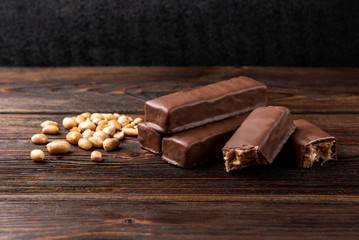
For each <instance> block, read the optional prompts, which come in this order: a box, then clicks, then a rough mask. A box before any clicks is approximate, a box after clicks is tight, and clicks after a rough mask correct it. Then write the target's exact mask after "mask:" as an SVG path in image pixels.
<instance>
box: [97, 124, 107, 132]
mask: <svg viewBox="0 0 359 240" xmlns="http://www.w3.org/2000/svg"><path fill="white" fill-rule="evenodd" d="M107 127H108V125H103V126H97V127H96V131H100V130H104V129H105V128H107Z"/></svg>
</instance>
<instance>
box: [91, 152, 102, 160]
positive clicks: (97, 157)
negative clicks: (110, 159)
mask: <svg viewBox="0 0 359 240" xmlns="http://www.w3.org/2000/svg"><path fill="white" fill-rule="evenodd" d="M91 160H92V161H94V162H102V153H101V152H99V151H93V152H92V153H91Z"/></svg>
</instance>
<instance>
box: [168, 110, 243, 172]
mask: <svg viewBox="0 0 359 240" xmlns="http://www.w3.org/2000/svg"><path fill="white" fill-rule="evenodd" d="M248 114H249V113H244V114H241V115H239V116H237V117H233V118H229V119H225V120H221V121H218V122H215V123H211V124H207V125H205V126H202V127H197V128H193V129H190V130H187V131H184V132H180V133H177V134H174V135H172V136H169V137H164V138H163V140H162V159H163V160H164V161H166V162H169V163H171V164H174V165H176V166H179V167H182V168H191V167H195V166H198V165H200V164H203V163H205V162H208V161H211V160H213V159H216V158H217V157H218V156H221V153H222V152H221V149H222V147H223V145H224V144H225V142H226V141H227V140H228V139H229V138H230V136H231V135H232V134H233V133H234V132H235V131H236V129H237V128H238V127H239V126H240V125H241V124H242V122H243V121H244V120H245V119H246V117H247V116H248Z"/></svg>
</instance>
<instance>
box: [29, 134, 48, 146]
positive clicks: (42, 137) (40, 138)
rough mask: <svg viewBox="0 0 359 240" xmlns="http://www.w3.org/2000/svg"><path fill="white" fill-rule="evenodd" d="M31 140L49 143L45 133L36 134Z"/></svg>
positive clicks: (36, 142)
mask: <svg viewBox="0 0 359 240" xmlns="http://www.w3.org/2000/svg"><path fill="white" fill-rule="evenodd" d="M31 141H32V142H33V143H35V144H45V143H47V137H46V135H45V134H42V133H40V134H35V135H34V136H32V137H31Z"/></svg>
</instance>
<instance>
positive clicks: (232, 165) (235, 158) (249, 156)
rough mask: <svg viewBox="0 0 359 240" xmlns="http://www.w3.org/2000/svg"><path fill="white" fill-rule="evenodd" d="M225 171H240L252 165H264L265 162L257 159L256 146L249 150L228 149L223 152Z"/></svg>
mask: <svg viewBox="0 0 359 240" xmlns="http://www.w3.org/2000/svg"><path fill="white" fill-rule="evenodd" d="M223 158H224V164H225V166H226V171H227V172H229V171H233V170H240V169H243V168H246V167H249V166H252V165H266V164H267V161H265V160H263V159H262V158H260V157H259V154H258V146H255V147H252V148H249V149H229V150H227V151H223Z"/></svg>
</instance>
